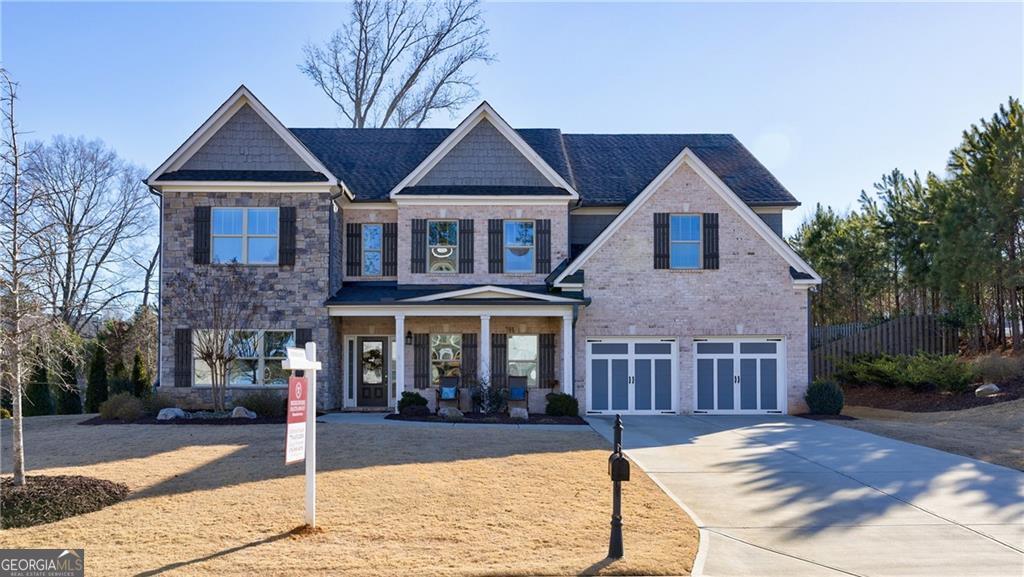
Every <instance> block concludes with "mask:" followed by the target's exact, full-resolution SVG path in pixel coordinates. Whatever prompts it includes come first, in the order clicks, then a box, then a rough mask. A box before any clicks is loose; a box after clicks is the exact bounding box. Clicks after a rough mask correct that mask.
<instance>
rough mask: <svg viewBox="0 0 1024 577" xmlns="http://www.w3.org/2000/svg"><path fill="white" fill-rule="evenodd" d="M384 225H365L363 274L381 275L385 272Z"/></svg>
mask: <svg viewBox="0 0 1024 577" xmlns="http://www.w3.org/2000/svg"><path fill="white" fill-rule="evenodd" d="M383 238H384V225H381V224H364V225H363V276H380V275H381V274H383V260H382V258H381V255H382V251H383Z"/></svg>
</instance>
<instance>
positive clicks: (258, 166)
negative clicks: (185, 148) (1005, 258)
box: [181, 104, 310, 171]
mask: <svg viewBox="0 0 1024 577" xmlns="http://www.w3.org/2000/svg"><path fill="white" fill-rule="evenodd" d="M181 168H182V169H183V170H285V171H309V170H310V168H309V165H307V164H306V163H305V162H303V161H302V159H301V158H299V156H298V155H297V154H295V152H294V151H293V150H292V149H291V148H290V147H289V146H288V145H287V144H285V142H284V140H281V137H280V136H278V135H277V133H276V132H274V130H273V129H272V128H270V126H268V125H267V123H266V122H263V119H262V118H260V117H259V115H258V114H256V111H255V110H253V109H252V107H250V106H249V105H248V104H246V105H244V106H242V108H240V109H239V110H238V112H236V113H235V115H234V116H232V117H231V118H230V119H229V120H228V121H227V122H226V123H224V126H222V127H221V128H220V130H218V131H217V133H216V134H214V135H213V137H211V138H210V140H208V141H207V142H206V144H204V145H203V146H202V148H200V149H199V150H198V151H197V152H196V153H195V154H194V155H193V156H192V158H190V159H189V160H188V162H186V163H185V164H184V165H183V166H182V167H181Z"/></svg>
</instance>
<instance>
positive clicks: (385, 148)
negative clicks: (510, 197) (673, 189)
mask: <svg viewBox="0 0 1024 577" xmlns="http://www.w3.org/2000/svg"><path fill="white" fill-rule="evenodd" d="M291 131H292V133H293V134H295V136H296V137H298V139H299V140H301V141H302V142H303V144H305V145H306V146H307V147H308V148H309V149H310V151H312V152H313V154H315V155H316V156H317V158H319V159H320V161H321V162H323V163H324V164H325V165H326V166H327V167H328V168H329V169H330V170H331V172H333V173H334V175H335V176H337V177H338V178H340V179H341V180H342V181H343V182H345V184H346V185H348V187H349V189H351V191H352V192H353V194H355V197H356V200H359V201H380V200H386V199H387V197H388V193H389V192H390V191H391V189H392V188H394V187H395V185H397V184H398V183H399V182H400V181H401V180H402V179H403V178H404V177H405V176H406V175H407V174H409V173H410V172H412V170H413V169H415V168H416V166H417V165H419V163H420V162H422V161H423V159H424V158H426V157H427V156H428V155H429V154H430V153H431V152H432V151H433V150H434V149H435V148H436V147H437V145H439V144H440V143H441V141H443V140H444V139H445V137H447V136H448V135H449V134H450V133H451V129H443V128H418V129H417V128H384V129H379V128H366V129H359V128H292V129H291ZM516 132H517V133H518V134H519V135H520V136H521V137H522V138H523V140H524V141H526V143H527V144H529V145H530V147H531V148H533V149H534V151H536V152H537V154H538V155H539V156H540V157H541V158H543V159H544V161H545V162H547V163H548V164H549V165H550V166H551V167H552V168H553V169H554V170H555V171H557V172H558V173H559V174H560V175H561V176H562V178H564V179H565V180H566V181H567V182H569V183H570V184H572V185H573V187H574V188H575V189H576V191H577V192H579V194H580V199H581V201H582V204H584V205H625V204H629V202H630V201H632V200H633V198H635V197H636V196H637V195H638V194H640V192H641V191H642V190H643V189H644V187H646V186H647V184H649V183H650V182H651V180H653V179H654V177H655V176H657V175H658V173H659V172H661V171H662V169H664V168H665V166H666V165H668V163H669V162H670V161H671V160H672V159H673V158H675V157H676V156H677V155H678V154H679V153H680V152H681V151H682V150H683V148H685V147H690V149H691V150H693V152H694V153H696V155H697V156H698V157H700V159H701V160H702V161H704V163H705V164H707V165H708V167H710V168H711V169H712V170H713V171H714V172H715V174H717V175H718V177H719V178H721V179H722V181H724V182H725V183H726V184H727V185H728V186H729V187H730V188H731V189H732V190H733V191H735V192H736V194H737V195H738V196H739V197H740V198H741V199H742V200H743V201H745V202H746V203H747V204H750V205H789V206H796V205H798V204H799V203H798V202H797V200H796V199H795V198H793V196H792V195H791V194H790V193H789V192H788V191H787V190H786V189H785V188H784V187H783V186H782V184H780V183H779V181H778V180H776V179H775V177H774V176H772V175H771V173H769V172H768V169H766V168H765V167H764V166H763V165H762V164H761V163H760V162H758V161H757V159H756V158H754V156H753V155H752V154H750V152H749V151H748V150H747V149H746V148H745V147H744V146H743V145H742V144H740V142H739V141H738V140H737V139H736V138H735V137H734V136H732V135H731V134H562V133H561V131H559V130H557V129H547V128H542V129H521V130H517V131H516Z"/></svg>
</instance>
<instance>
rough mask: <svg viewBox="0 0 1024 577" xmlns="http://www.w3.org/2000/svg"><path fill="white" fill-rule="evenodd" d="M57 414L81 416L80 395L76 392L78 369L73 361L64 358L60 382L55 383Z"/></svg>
mask: <svg viewBox="0 0 1024 577" xmlns="http://www.w3.org/2000/svg"><path fill="white" fill-rule="evenodd" d="M57 413H58V414H61V415H80V414H82V394H81V392H80V391H79V390H78V367H76V366H75V361H74V360H72V359H70V358H68V357H64V359H63V360H62V361H61V375H60V382H58V383H57Z"/></svg>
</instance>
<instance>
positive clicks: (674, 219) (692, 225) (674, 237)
mask: <svg viewBox="0 0 1024 577" xmlns="http://www.w3.org/2000/svg"><path fill="white" fill-rule="evenodd" d="M700 229H701V222H700V215H697V214H673V215H672V216H671V218H670V230H669V241H670V246H669V249H670V252H669V266H670V267H672V268H674V269H696V268H700V259H701V251H700V246H701V238H700V232H701V230H700Z"/></svg>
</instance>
